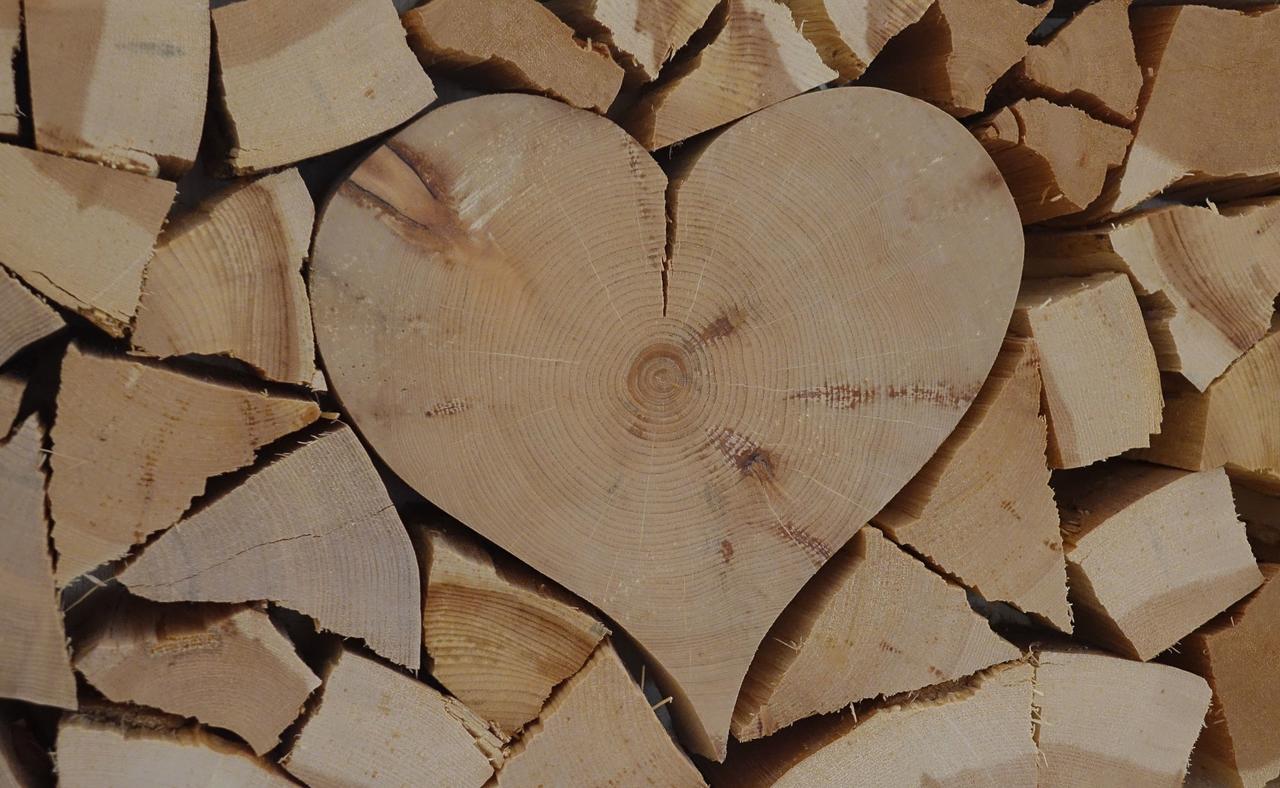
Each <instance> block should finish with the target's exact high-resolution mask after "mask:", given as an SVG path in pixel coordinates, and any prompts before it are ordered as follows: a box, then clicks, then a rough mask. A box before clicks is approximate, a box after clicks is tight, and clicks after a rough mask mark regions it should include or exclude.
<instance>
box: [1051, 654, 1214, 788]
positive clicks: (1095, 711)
mask: <svg viewBox="0 0 1280 788" xmlns="http://www.w3.org/2000/svg"><path fill="white" fill-rule="evenodd" d="M1035 689H1036V692H1035V700H1034V704H1035V710H1036V742H1037V746H1038V747H1039V748H1040V758H1039V760H1038V762H1037V763H1038V764H1039V779H1038V781H1036V782H1033V783H1029V784H1034V785H1038V786H1044V788H1062V787H1063V786H1080V788H1085V786H1100V785H1109V786H1139V785H1142V786H1169V787H1170V788H1177V786H1180V785H1182V777H1183V775H1184V774H1185V773H1186V769H1187V758H1188V756H1189V755H1190V753H1191V746H1192V744H1194V743H1195V740H1196V735H1197V734H1198V733H1199V731H1200V726H1201V724H1202V723H1203V721H1204V713H1205V711H1206V709H1207V708H1208V706H1209V688H1208V686H1206V685H1205V682H1204V680H1203V679H1201V678H1200V677H1198V676H1196V675H1194V674H1191V673H1188V672H1186V671H1183V670H1178V669H1177V668H1172V667H1169V666H1168V665H1159V664H1155V663H1146V664H1144V663H1141V662H1133V661H1131V660H1127V659H1121V658H1120V657H1115V656H1112V655H1110V654H1103V653H1099V652H1090V651H1086V650H1083V649H1079V648H1065V649H1064V648H1045V649H1042V650H1038V651H1037V652H1036V674H1035Z"/></svg>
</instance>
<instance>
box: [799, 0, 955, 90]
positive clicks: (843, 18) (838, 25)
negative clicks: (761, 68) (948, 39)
mask: <svg viewBox="0 0 1280 788" xmlns="http://www.w3.org/2000/svg"><path fill="white" fill-rule="evenodd" d="M784 2H786V4H787V6H788V7H790V9H791V15H792V17H794V18H795V21H796V24H797V25H799V27H800V32H801V33H803V34H804V36H805V38H807V39H809V41H810V42H812V43H813V45H814V47H816V48H817V50H818V54H819V55H820V56H821V57H822V62H824V63H826V64H827V65H828V66H829V67H831V68H832V69H834V70H835V71H836V72H838V73H839V74H840V79H842V80H853V79H857V78H858V77H860V76H862V73H863V72H864V71H866V70H867V65H868V64H869V63H870V62H871V61H872V60H874V59H875V57H876V55H878V54H880V50H882V49H884V47H885V44H887V43H889V39H891V38H893V37H894V36H896V35H897V34H898V33H901V32H902V30H903V29H904V28H906V27H907V26H908V25H910V24H913V23H915V22H918V21H920V17H922V16H924V13H925V11H927V10H929V6H930V5H932V2H933V0H893V2H889V3H878V2H874V1H873V0H784Z"/></svg>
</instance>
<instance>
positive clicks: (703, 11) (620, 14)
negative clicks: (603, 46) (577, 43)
mask: <svg viewBox="0 0 1280 788" xmlns="http://www.w3.org/2000/svg"><path fill="white" fill-rule="evenodd" d="M719 2H720V0H546V5H547V7H548V8H550V9H551V10H553V11H555V12H556V14H558V15H559V16H560V17H561V18H562V19H564V20H566V21H568V22H569V24H571V25H573V26H574V27H575V28H577V30H578V32H579V33H580V34H581V35H582V36H584V37H588V38H592V39H594V40H596V41H603V42H605V43H607V44H608V45H609V46H610V47H611V48H612V49H613V51H614V52H615V53H616V54H617V57H618V62H620V63H621V64H622V65H623V66H624V67H625V68H626V69H627V71H628V73H629V75H630V81H632V82H649V81H651V80H653V79H655V78H656V77H657V76H658V72H659V71H660V70H661V69H662V67H663V65H664V64H666V62H667V61H668V60H670V59H671V56H672V55H673V54H675V52H676V51H677V50H678V49H680V48H681V47H683V46H684V45H685V44H686V43H688V41H689V37H690V36H692V35H693V34H694V32H696V31H697V30H698V29H699V28H700V27H702V25H703V24H704V23H705V22H706V21H707V17H708V16H710V14H711V10H712V9H714V8H715V7H716V6H717V5H719Z"/></svg>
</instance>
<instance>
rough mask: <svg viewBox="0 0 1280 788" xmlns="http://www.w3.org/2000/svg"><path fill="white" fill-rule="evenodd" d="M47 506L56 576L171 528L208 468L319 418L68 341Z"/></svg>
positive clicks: (297, 404)
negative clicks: (84, 348) (55, 560)
mask: <svg viewBox="0 0 1280 788" xmlns="http://www.w3.org/2000/svg"><path fill="white" fill-rule="evenodd" d="M57 404H58V408H57V420H56V421H55V422H54V425H53V430H52V438H53V451H52V458H53V459H52V465H51V468H52V477H51V479H50V482H49V510H50V513H51V516H52V517H53V522H54V526H53V543H54V546H55V547H56V548H57V551H58V570H57V577H58V583H59V585H66V584H67V583H68V582H70V581H71V580H72V579H74V578H75V577H76V576H78V575H81V574H84V573H85V572H88V571H90V570H92V569H94V568H95V567H97V566H98V565H100V564H103V563H106V562H108V561H113V560H115V559H117V558H121V557H123V556H124V555H125V554H126V553H127V552H128V551H129V550H130V549H131V548H132V547H133V546H134V545H138V544H141V543H142V542H143V541H144V540H145V539H146V538H147V537H148V536H149V535H151V534H153V533H155V532H156V531H160V530H163V529H165V528H168V527H169V526H171V525H173V524H174V523H176V522H177V521H178V519H179V518H180V517H181V516H182V513H183V512H184V511H186V509H187V507H188V506H189V505H190V504H191V501H192V499H193V498H195V497H196V496H198V495H200V494H202V493H203V492H204V489H205V482H206V480H207V479H209V477H211V476H216V475H218V474H221V473H226V472H228V471H233V470H235V469H237V468H241V467H243V466H245V465H248V464H250V463H251V462H253V457H254V451H255V450H256V449H258V448H259V447H261V446H263V445H265V444H267V443H270V442H271V441H274V440H276V439H277V438H280V437H282V436H284V435H287V434H289V433H291V432H293V431H295V430H298V429H301V428H302V427H305V426H306V425H308V424H310V423H311V422H313V421H315V420H316V419H317V418H319V415H320V409H319V408H318V407H316V404H315V403H314V402H311V401H310V400H305V399H301V398H295V397H284V396H271V395H267V394H265V393H263V392H259V391H251V390H249V389H245V388H240V387H237V386H230V385H223V384H218V383H213V382H209V381H205V380H201V379H198V378H193V377H188V376H186V375H182V374H179V373H177V372H172V371H170V370H167V369H163V368H161V367H157V366H150V365H146V364H141V363H138V362H133V361H126V360H124V359H121V358H117V357H110V356H102V355H97V354H96V353H94V352H91V351H83V350H81V349H80V348H79V347H78V346H75V345H72V346H71V347H69V348H67V354H66V356H65V358H64V359H63V362H62V382H61V387H60V388H59V390H58V403H57Z"/></svg>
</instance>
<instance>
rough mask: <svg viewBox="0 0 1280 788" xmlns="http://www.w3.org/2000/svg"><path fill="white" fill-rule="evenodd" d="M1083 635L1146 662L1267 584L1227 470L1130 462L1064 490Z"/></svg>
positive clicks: (1060, 486) (1063, 483) (1071, 573)
mask: <svg viewBox="0 0 1280 788" xmlns="http://www.w3.org/2000/svg"><path fill="white" fill-rule="evenodd" d="M1056 485H1057V493H1058V500H1059V503H1060V504H1061V506H1062V507H1063V538H1064V541H1065V543H1066V557H1067V577H1068V579H1069V583H1070V586H1071V604H1072V608H1073V609H1074V610H1075V614H1076V629H1077V631H1078V632H1080V633H1081V634H1083V635H1084V636H1085V637H1086V638H1088V639H1090V640H1092V641H1093V642H1095V643H1098V644H1100V645H1103V646H1106V647H1107V648H1109V649H1111V650H1114V651H1116V652H1117V653H1120V654H1123V655H1125V656H1128V657H1130V658H1132V659H1141V660H1148V659H1151V658H1152V657H1155V656H1156V655H1157V654H1159V653H1160V652H1162V651H1164V650H1165V649H1167V648H1169V647H1170V646H1172V645H1173V644H1175V643H1177V642H1178V640H1180V639H1181V638H1182V637H1184V636H1186V635H1188V634H1190V633H1191V632H1192V631H1193V630H1195V629H1196V627H1199V626H1200V625H1201V624H1203V623H1205V622H1206V621H1208V620H1209V619H1211V618H1213V617H1214V616H1216V615H1217V614H1218V613H1219V612H1221V611H1222V610H1225V609H1226V608H1227V607H1228V606H1230V605H1231V604H1232V603H1233V602H1235V601H1236V600H1238V599H1240V598H1241V597H1243V596H1244V595H1245V594H1248V593H1249V592H1250V591H1252V590H1253V589H1255V588H1257V587H1258V585H1259V584H1260V583H1261V582H1262V576H1261V575H1260V574H1259V573H1258V567H1257V564H1256V563H1255V562H1254V558H1253V553H1252V552H1250V550H1249V541H1248V539H1247V538H1246V537H1245V530H1244V525H1243V524H1241V523H1240V521H1239V520H1237V519H1236V513H1235V508H1234V505H1233V503H1232V499H1231V485H1230V483H1229V482H1228V480H1227V474H1226V473H1225V472H1224V471H1223V470H1222V469H1221V468H1219V469H1216V470H1212V471H1202V472H1196V473H1190V472H1187V471H1181V470H1176V469H1173V468H1161V467H1158V466H1155V465H1147V464H1145V463H1134V462H1128V461H1124V460H1114V461H1112V462H1109V463H1106V464H1104V465H1100V466H1097V467H1094V468H1089V469H1085V470H1081V471H1076V472H1074V473H1070V474H1065V475H1062V476H1060V477H1059V478H1058V479H1057V480H1056Z"/></svg>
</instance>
